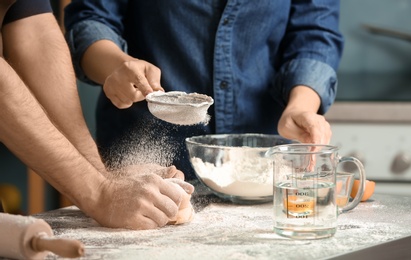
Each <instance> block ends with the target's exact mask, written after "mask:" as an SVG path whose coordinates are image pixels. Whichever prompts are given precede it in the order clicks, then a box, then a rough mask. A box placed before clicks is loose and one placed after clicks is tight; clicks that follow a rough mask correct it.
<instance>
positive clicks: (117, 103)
mask: <svg viewBox="0 0 411 260" xmlns="http://www.w3.org/2000/svg"><path fill="white" fill-rule="evenodd" d="M108 98H109V99H110V100H111V103H113V105H115V106H116V107H117V108H119V109H125V108H129V107H130V106H131V105H132V104H133V103H132V102H124V101H123V100H121V99H120V98H118V96H117V95H116V96H111V97H108Z"/></svg>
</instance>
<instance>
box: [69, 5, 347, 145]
mask: <svg viewBox="0 0 411 260" xmlns="http://www.w3.org/2000/svg"><path fill="white" fill-rule="evenodd" d="M338 19H339V1H338V0H310V1H309V0H298V1H297V0H294V1H290V0H275V1H273V0H258V1H249V0H225V1H224V0H209V1H200V0H173V1H170V0H150V1H146V0H130V1H126V0H121V1H118V0H117V1H110V0H83V1H77V0H74V1H72V2H71V4H69V5H68V7H66V10H65V25H66V30H67V40H68V43H69V45H70V49H71V51H72V55H73V62H74V65H75V69H76V73H77V76H78V78H79V79H80V80H83V81H85V82H88V83H91V84H93V82H91V81H90V80H89V79H87V77H86V76H85V75H84V73H83V71H82V70H81V67H80V59H81V57H82V55H83V53H84V51H85V50H86V49H87V47H88V46H90V44H92V43H93V42H95V41H98V40H101V39H108V40H111V41H113V42H115V43H116V44H117V45H118V46H119V47H120V48H122V49H123V50H124V51H126V52H128V53H129V54H130V55H131V56H134V57H136V58H139V59H143V60H147V61H149V62H151V63H153V64H154V65H156V66H158V67H159V68H160V69H161V71H162V79H161V84H162V86H163V88H164V89H165V90H166V91H170V90H179V91H186V92H198V93H203V94H208V95H211V96H212V97H213V98H214V101H215V103H214V105H213V106H212V107H211V108H210V110H209V112H210V115H211V118H212V120H211V122H210V124H209V125H207V126H193V127H181V128H178V130H176V131H175V132H172V133H171V135H176V136H182V137H183V136H191V135H196V134H204V133H244V132H249V133H250V132H258V133H268V134H275V133H277V122H278V120H279V118H280V116H281V113H282V111H283V109H284V107H285V105H286V102H287V100H288V95H289V93H290V90H291V89H292V88H293V87H294V86H296V85H306V86H309V87H311V88H312V89H314V90H315V91H316V92H317V93H318V95H319V96H320V97H321V101H322V103H321V108H320V110H319V113H325V112H326V111H327V109H328V108H329V107H330V105H331V104H332V103H333V101H334V98H335V95H336V88H337V79H336V70H337V66H338V63H339V60H340V56H341V53H342V48H343V40H342V36H341V34H340V33H339V31H338ZM146 112H147V110H146V104H145V102H138V103H136V104H134V105H133V106H132V107H131V108H130V109H126V110H119V109H115V108H114V106H113V105H112V104H111V103H110V101H109V100H108V99H107V98H105V97H104V95H102V96H101V97H100V100H99V103H98V108H97V141H98V142H100V145H103V146H104V145H108V146H109V145H110V144H113V143H114V142H118V137H119V136H120V135H122V133H125V132H129V130H128V131H126V130H125V129H126V128H127V127H130V126H125V125H126V124H130V123H126V122H125V121H132V122H134V123H136V122H138V121H141V120H143V119H142V118H144V116H142V114H144V113H146ZM146 116H148V115H146ZM136 124H137V125H138V124H139V123H136ZM140 127H141V128H147V127H148V126H147V124H143V123H140ZM169 128H170V129H171V127H169ZM169 134H170V133H169ZM116 138H117V139H116ZM116 140H117V141H116ZM179 141H180V142H182V143H184V141H183V138H181V139H179ZM182 149H184V148H182Z"/></svg>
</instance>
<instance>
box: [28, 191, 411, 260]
mask: <svg viewBox="0 0 411 260" xmlns="http://www.w3.org/2000/svg"><path fill="white" fill-rule="evenodd" d="M193 204H194V206H195V209H196V212H197V213H196V216H195V218H194V220H193V221H192V222H191V223H188V224H184V225H179V226H166V227H164V228H160V229H157V230H144V231H131V230H124V229H109V228H103V227H101V226H99V225H98V224H97V223H96V222H95V221H93V220H92V219H90V218H88V217H87V216H85V215H84V214H83V213H82V212H81V211H79V210H78V209H77V208H76V207H68V208H62V209H58V210H54V211H50V212H45V213H42V214H38V215H36V217H39V218H42V219H44V220H46V221H47V222H48V223H49V224H50V225H51V227H52V228H53V230H54V234H55V236H56V237H62V238H71V239H78V240H80V241H82V242H83V243H84V244H85V249H86V251H85V252H86V254H85V256H84V259H329V258H334V257H336V258H339V259H350V260H353V259H364V256H365V257H366V256H369V257H370V258H371V256H372V259H387V257H388V258H389V259H397V258H399V256H401V258H400V259H405V254H407V256H408V257H410V256H411V250H408V249H407V248H408V247H409V244H410V243H411V241H410V238H408V236H411V217H410V215H411V214H410V213H411V197H404V196H389V195H379V194H374V196H373V197H372V199H370V200H369V201H367V202H362V203H360V205H359V206H358V207H357V208H355V209H354V210H353V211H350V212H348V213H344V214H342V215H340V216H339V218H338V230H337V233H336V234H335V236H334V237H332V238H327V239H321V240H290V239H285V238H282V237H280V236H277V235H275V234H274V233H273V231H272V230H273V221H272V205H271V203H268V204H261V205H234V204H227V203H223V202H221V201H219V199H217V198H213V197H212V198H211V199H210V198H209V197H204V196H198V197H194V198H193ZM406 237H407V238H406ZM401 238H404V239H403V240H405V241H402V240H398V239H401ZM389 241H394V242H396V241H399V242H398V243H397V244H396V245H393V246H392V245H391V244H390V243H388V244H387V243H386V242H389ZM400 242H402V244H401V243H400ZM403 244H405V245H406V246H405V247H404V246H402V245H403ZM376 245H380V247H373V246H376ZM384 246H386V247H385V248H384ZM370 247H371V248H370ZM367 248H370V249H367ZM379 248H380V250H378V249H379ZM390 248H391V249H392V250H390ZM404 248H405V249H404ZM362 249H364V250H362ZM404 250H405V251H404ZM370 252H374V255H371V253H370ZM367 254H368V255H367ZM57 258H58V257H57V256H55V255H52V254H50V255H49V256H48V258H47V259H57ZM367 259H368V257H367Z"/></svg>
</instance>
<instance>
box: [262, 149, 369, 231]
mask: <svg viewBox="0 0 411 260" xmlns="http://www.w3.org/2000/svg"><path fill="white" fill-rule="evenodd" d="M265 156H267V157H270V158H272V160H273V178H274V179H273V185H274V231H275V232H276V233H277V234H279V235H281V236H285V237H289V238H294V239H318V238H326V237H331V236H333V235H334V234H335V232H336V230H337V218H338V215H339V214H341V213H343V212H346V211H348V210H351V209H353V208H355V207H356V206H357V205H358V203H359V202H360V201H361V198H362V195H363V193H364V189H365V171H364V167H363V165H362V163H361V162H360V161H359V160H358V159H356V158H354V157H340V156H339V155H338V147H336V146H331V145H316V144H286V145H278V146H275V147H272V148H270V149H269V150H268V151H267V152H266V154H265ZM342 162H353V163H355V164H356V166H357V167H358V169H359V175H360V181H361V185H360V188H359V191H358V192H357V195H356V197H355V198H354V199H353V200H352V201H351V202H349V203H348V204H347V205H345V206H343V207H339V206H338V204H337V196H338V194H337V171H336V170H337V166H338V164H339V163H342Z"/></svg>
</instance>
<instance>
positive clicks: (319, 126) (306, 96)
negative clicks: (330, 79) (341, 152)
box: [278, 86, 332, 144]
mask: <svg viewBox="0 0 411 260" xmlns="http://www.w3.org/2000/svg"><path fill="white" fill-rule="evenodd" d="M320 103H321V100H320V97H319V96H318V95H317V93H316V92H315V91H314V90H312V89H311V88H309V87H306V86H296V87H294V88H293V89H292V90H291V93H290V97H289V101H288V105H287V107H286V108H285V110H284V112H283V114H282V115H281V118H280V121H279V122H278V133H279V134H280V135H281V136H283V137H285V138H288V139H293V140H298V141H300V142H303V143H315V144H328V143H329V142H330V139H331V135H332V132H331V127H330V124H329V123H328V122H327V121H326V120H325V118H324V117H323V116H322V115H319V114H317V111H318V109H319V107H320Z"/></svg>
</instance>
